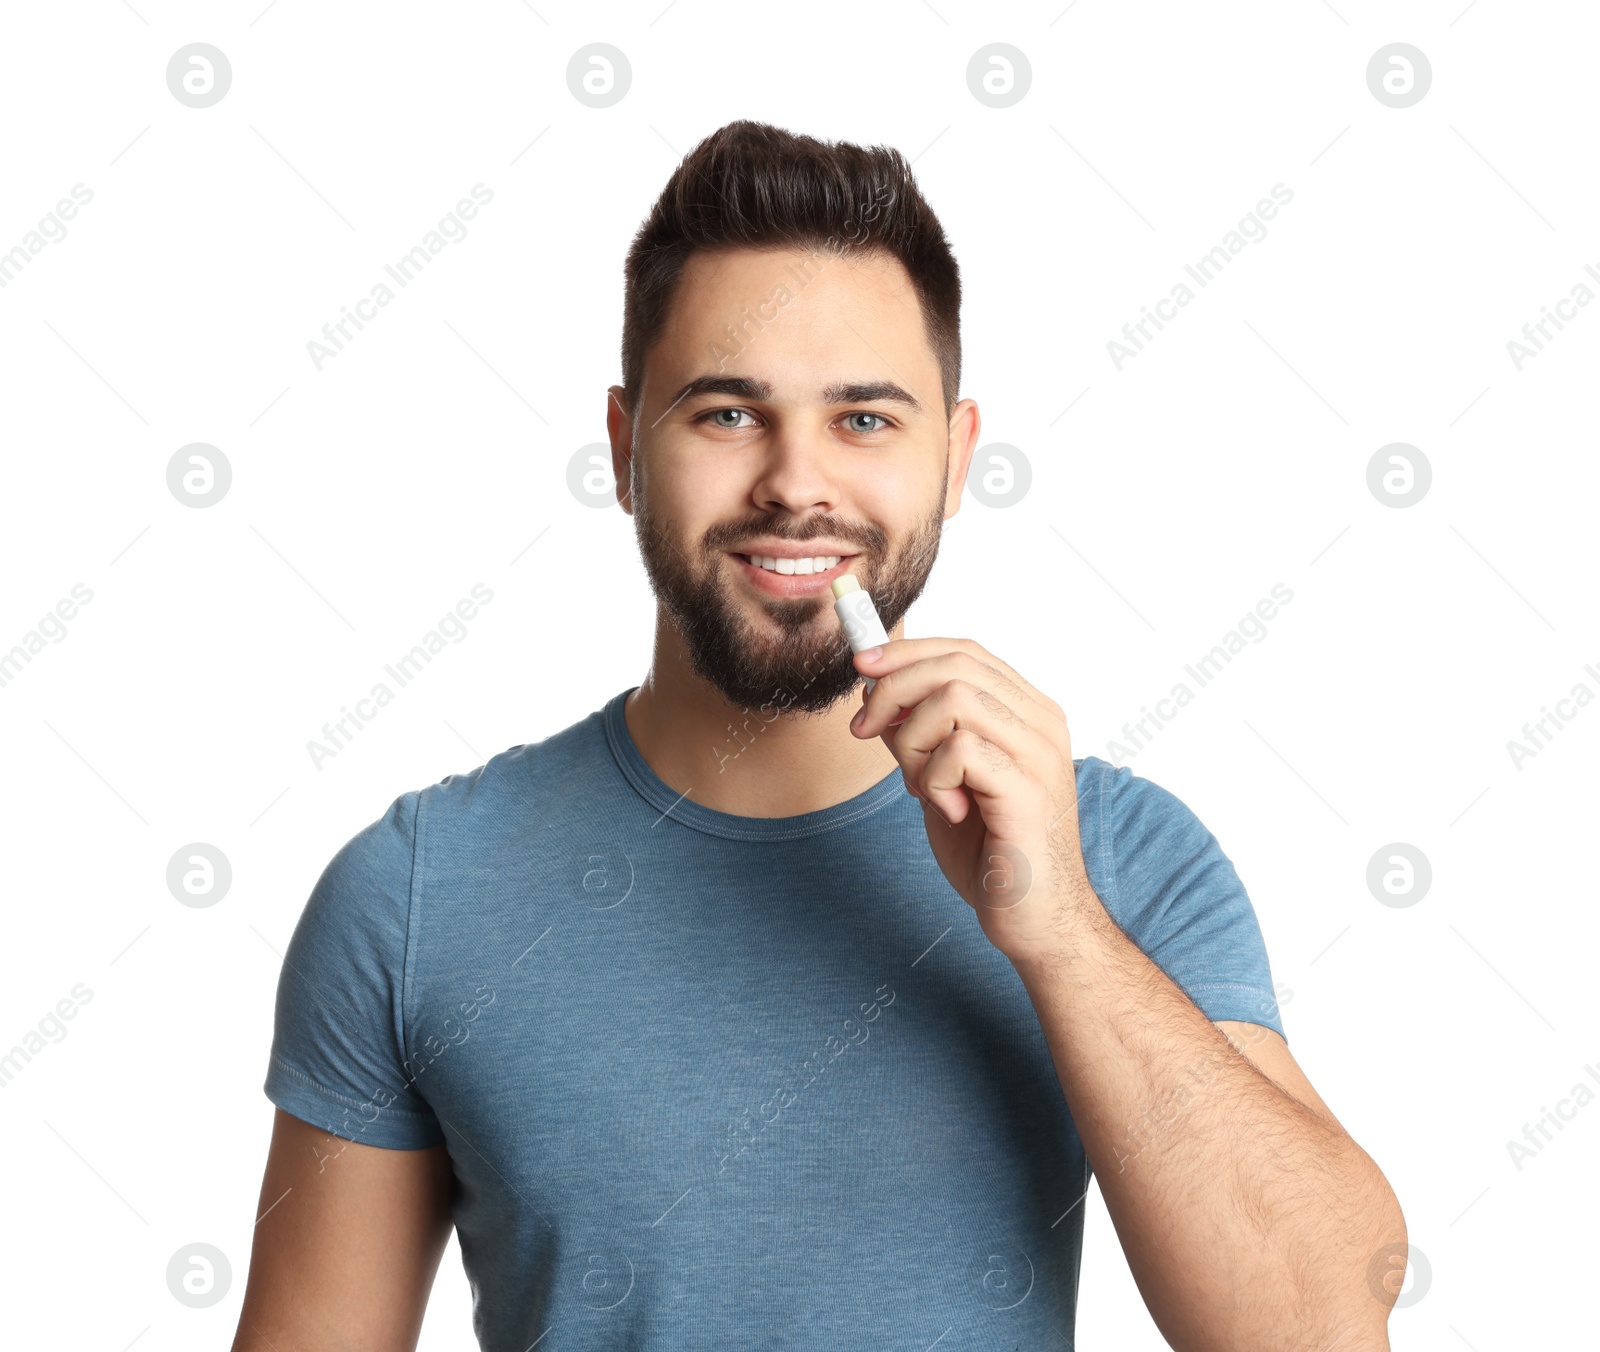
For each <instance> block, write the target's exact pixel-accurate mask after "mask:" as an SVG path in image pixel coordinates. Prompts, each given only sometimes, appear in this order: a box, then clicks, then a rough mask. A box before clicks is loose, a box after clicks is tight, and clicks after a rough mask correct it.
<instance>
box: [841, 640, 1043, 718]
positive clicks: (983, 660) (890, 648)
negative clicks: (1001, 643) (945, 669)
mask: <svg viewBox="0 0 1600 1352" xmlns="http://www.w3.org/2000/svg"><path fill="white" fill-rule="evenodd" d="M879 652H880V653H881V656H880V657H878V658H875V659H872V660H870V661H869V660H867V659H865V658H863V657H862V656H861V655H860V654H859V653H858V654H856V666H857V669H858V670H859V671H861V672H863V673H865V674H866V675H868V676H871V677H873V678H874V679H877V678H878V676H879V675H880V673H881V674H885V675H886V674H887V673H889V672H891V671H894V670H896V669H898V668H900V667H903V666H906V665H908V664H909V663H912V662H920V661H922V660H924V659H926V658H929V657H937V656H939V655H941V654H944V653H948V652H963V653H966V654H967V655H968V656H969V657H971V658H972V659H973V660H974V661H976V662H978V663H980V664H982V665H984V666H987V667H989V668H991V669H992V670H993V672H994V673H995V675H996V677H997V679H999V681H1000V683H1001V685H1002V687H1004V686H1006V685H1008V684H1009V685H1010V686H1011V687H1013V688H1014V693H1015V696H1016V698H1018V699H1025V700H1027V701H1028V702H1030V703H1033V704H1037V705H1038V706H1039V707H1040V708H1041V709H1044V710H1047V711H1053V712H1054V713H1056V714H1060V713H1061V706H1060V705H1058V704H1057V703H1056V702H1055V701H1054V700H1052V699H1051V698H1050V697H1049V696H1048V695H1046V694H1045V693H1044V692H1043V691H1042V690H1039V689H1038V688H1037V687H1036V686H1034V685H1033V684H1032V683H1031V682H1030V681H1029V680H1028V679H1027V678H1026V677H1024V676H1023V675H1022V674H1021V673H1020V672H1018V671H1017V670H1016V669H1015V668H1014V667H1012V666H1011V665H1010V664H1009V663H1007V662H1005V661H1004V660H1003V659H1001V658H999V657H996V656H995V655H994V654H993V653H992V652H990V651H989V650H988V649H987V648H985V647H984V646H983V645H982V644H981V643H975V642H974V641H973V640H972V639H969V638H896V639H890V640H889V642H887V643H885V644H882V645H881V646H880V648H879Z"/></svg>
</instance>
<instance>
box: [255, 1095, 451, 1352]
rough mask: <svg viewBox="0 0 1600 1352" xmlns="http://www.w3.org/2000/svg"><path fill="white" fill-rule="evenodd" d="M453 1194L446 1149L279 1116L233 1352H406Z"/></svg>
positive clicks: (417, 1328) (440, 1249) (417, 1326)
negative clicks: (372, 1140) (371, 1139)
mask: <svg viewBox="0 0 1600 1352" xmlns="http://www.w3.org/2000/svg"><path fill="white" fill-rule="evenodd" d="M453 1183H454V1180H453V1177H452V1174H451V1171H450V1157H449V1154H448V1153H447V1151H446V1148H445V1147H444V1146H442V1145H438V1146H433V1147H432V1148H430V1149H427V1150H385V1149H380V1148H378V1147H376V1146H370V1145H359V1144H357V1143H356V1142H353V1141H346V1140H343V1139H341V1138H339V1137H337V1136H330V1135H329V1134H328V1133H327V1132H325V1131H322V1130H321V1129H320V1128H317V1127H313V1126H311V1125H309V1124H308V1123H305V1122H302V1121H301V1120H300V1119H299V1118H296V1117H291V1116H290V1115H289V1114H288V1113H286V1112H284V1111H283V1110H282V1109H281V1108H280V1109H278V1110H277V1113H276V1116H275V1117H274V1119H273V1125H272V1144H271V1147H270V1149H269V1150H268V1153H267V1168H266V1175H265V1177H264V1178H263V1179H262V1184H261V1202H260V1205H259V1206H258V1207H257V1208H256V1215H257V1221H256V1227H255V1241H254V1244H253V1246H252V1248H251V1251H250V1277H249V1282H248V1284H247V1286H246V1289H245V1296H244V1308H243V1309H242V1310H241V1311H240V1314H239V1329H238V1332H237V1333H236V1334H235V1335H234V1340H233V1348H232V1352H273V1349H274V1348H275V1349H276V1352H288V1350H289V1349H292V1350H293V1352H323V1350H324V1349H326V1350H327V1352H413V1349H415V1347H416V1345H417V1336H418V1334H419V1333H420V1332H421V1329H422V1314H423V1310H424V1309H425V1308H426V1306H427V1303H428V1293H429V1292H430V1291H431V1290H432V1288H433V1279H434V1275H435V1273H437V1271H438V1269H439V1259H440V1256H441V1255H442V1254H443V1253H444V1246H445V1242H446V1240H448V1238H449V1236H450V1224H451V1222H450V1198H451V1191H452V1187H453Z"/></svg>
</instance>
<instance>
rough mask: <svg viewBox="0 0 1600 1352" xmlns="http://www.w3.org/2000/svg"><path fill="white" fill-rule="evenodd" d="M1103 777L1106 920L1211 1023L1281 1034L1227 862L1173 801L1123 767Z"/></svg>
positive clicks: (1253, 926)
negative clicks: (1254, 1027)
mask: <svg viewBox="0 0 1600 1352" xmlns="http://www.w3.org/2000/svg"><path fill="white" fill-rule="evenodd" d="M1102 773H1103V776H1104V778H1103V780H1102V785H1103V797H1102V800H1101V801H1102V805H1103V810H1104V817H1103V826H1102V830H1103V832H1104V840H1105V841H1106V843H1107V844H1108V845H1109V849H1108V850H1107V851H1106V852H1105V856H1103V858H1106V863H1107V864H1108V867H1107V869H1106V872H1107V873H1108V875H1109V876H1108V878H1107V882H1108V887H1107V891H1108V892H1109V893H1110V895H1109V896H1108V895H1105V894H1103V893H1102V894H1101V897H1100V899H1101V901H1103V902H1104V903H1105V905H1106V909H1107V910H1108V911H1110V913H1111V916H1112V918H1113V919H1114V920H1116V922H1117V924H1118V925H1120V926H1121V927H1122V930H1123V932H1124V933H1125V934H1126V935H1127V936H1128V937H1129V938H1130V939H1132V940H1133V942H1134V943H1136V944H1137V945H1138V946H1139V948H1140V949H1141V951H1143V953H1144V954H1145V956H1147V957H1148V958H1149V959H1150V960H1151V961H1152V962H1153V963H1155V964H1156V966H1157V967H1159V968H1160V969H1161V970H1162V971H1163V972H1165V973H1166V975H1167V976H1168V977H1169V978H1170V979H1171V980H1172V981H1173V982H1174V983H1175V984H1176V985H1177V986H1179V987H1180V988H1181V989H1182V990H1183V991H1184V993H1185V994H1186V995H1188V997H1189V999H1190V1000H1192V1001H1193V1002H1194V1004H1195V1005H1196V1006H1197V1007H1198V1008H1199V1010H1200V1012H1201V1013H1203V1014H1204V1015H1205V1016H1206V1017H1207V1018H1208V1019H1211V1020H1213V1021H1216V1020H1220V1019H1238V1020H1240V1021H1242V1022H1246V1023H1256V1024H1261V1025H1262V1026H1264V1027H1267V1028H1270V1029H1272V1030H1273V1031H1274V1032H1275V1033H1277V1034H1279V1036H1283V1022H1282V1017H1281V1014H1280V1011H1279V1008H1278V1000H1277V996H1276V994H1275V991H1274V987H1273V984H1272V970H1271V967H1270V965H1269V963H1268V961H1267V947H1266V942H1265V941H1264V940H1263V938H1262V937H1261V926H1260V924H1259V923H1258V922H1257V920H1256V913H1255V907H1254V906H1252V905H1251V903H1250V897H1249V895H1248V894H1247V893H1246V892H1245V889H1244V884H1243V883H1242V882H1240V881H1239V875H1238V874H1237V873H1236V872H1235V871H1234V867H1233V861H1232V860H1230V859H1229V858H1228V856H1227V855H1226V854H1224V853H1223V852H1222V847H1221V846H1220V845H1219V844H1218V843H1217V838H1216V837H1215V836H1214V835H1212V834H1211V832H1210V831H1208V830H1207V829H1206V828H1205V826H1204V825H1203V824H1202V823H1201V821H1200V819H1199V818H1198V817H1196V816H1195V814H1194V813H1193V812H1192V811H1191V810H1190V809H1189V808H1188V807H1187V806H1186V805H1185V804H1184V803H1183V801H1182V800H1181V799H1179V798H1178V797H1177V796H1176V795H1175V794H1173V793H1171V792H1170V791H1169V790H1167V789H1164V788H1162V787H1161V785H1159V784H1157V783H1156V782H1155V781H1154V780H1150V779H1143V778H1140V777H1139V776H1137V775H1135V774H1134V773H1133V771H1132V770H1130V769H1129V768H1128V767H1127V766H1125V765H1124V766H1118V767H1113V766H1111V765H1110V764H1109V763H1105V767H1104V770H1103V772H1102ZM1107 856H1108V858H1107ZM1285 1040H1287V1039H1285Z"/></svg>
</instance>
